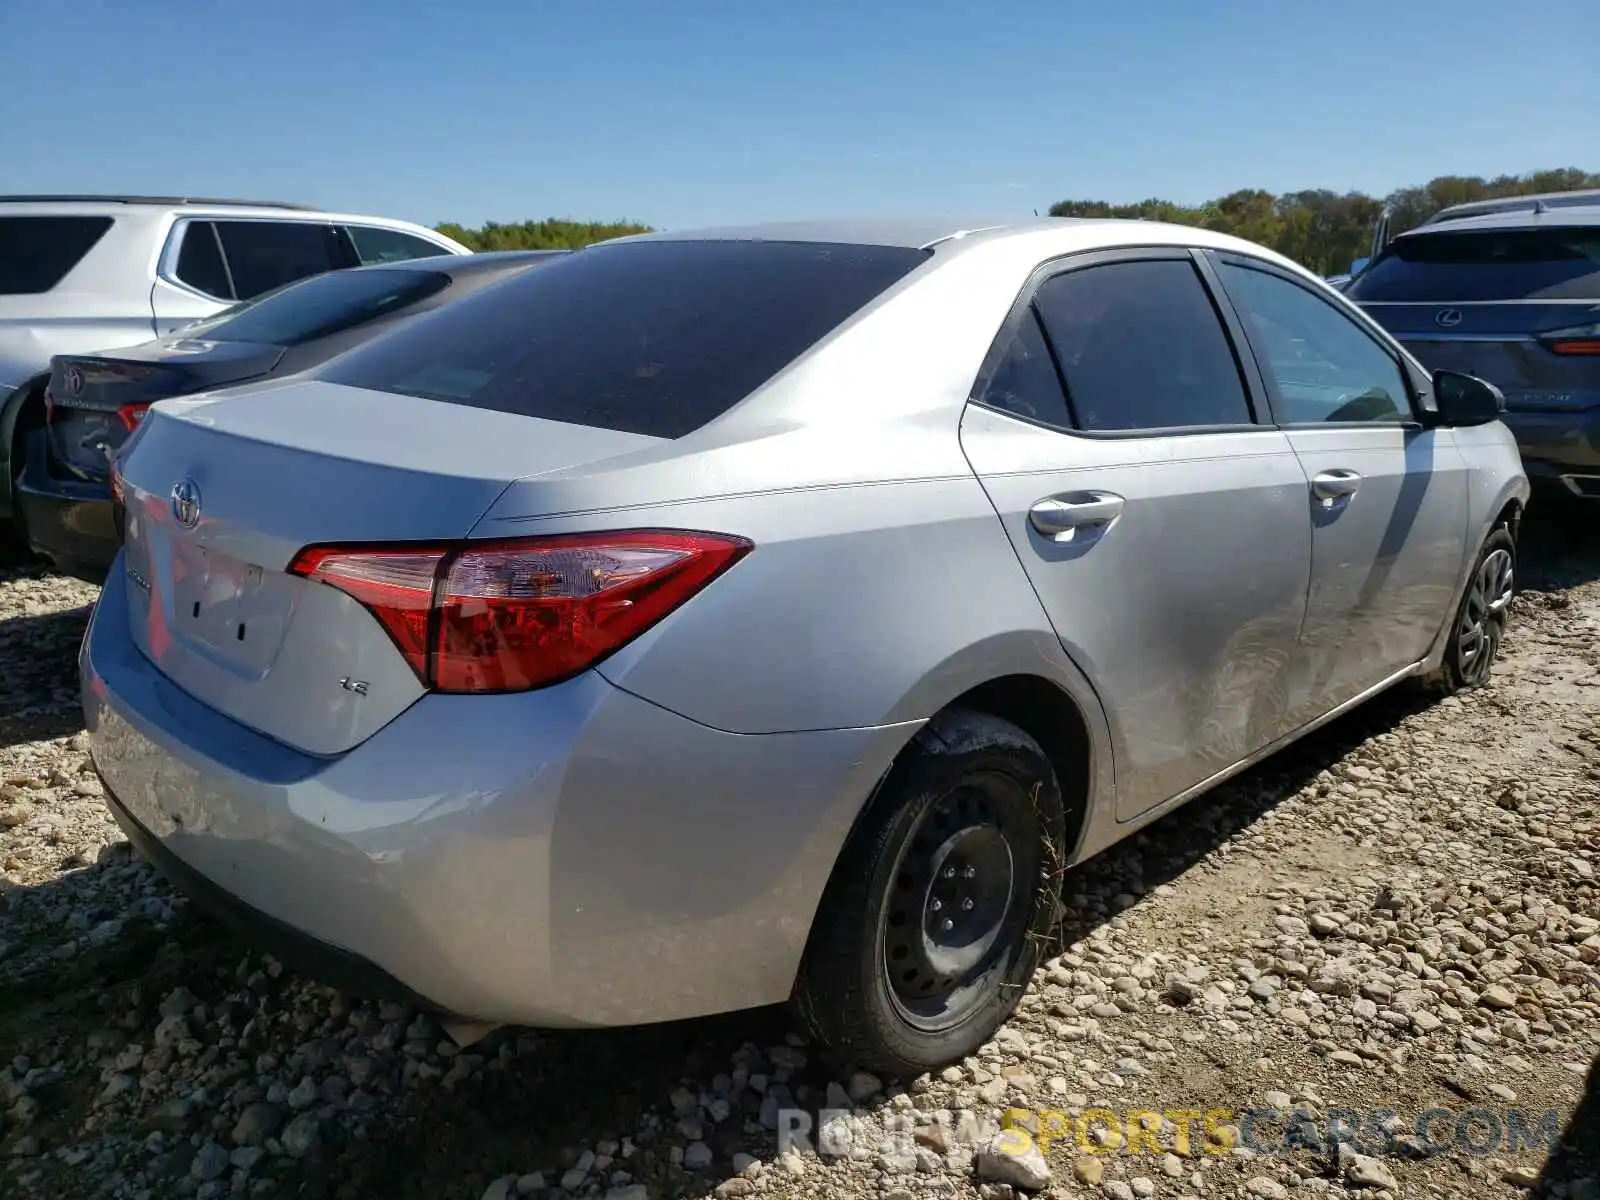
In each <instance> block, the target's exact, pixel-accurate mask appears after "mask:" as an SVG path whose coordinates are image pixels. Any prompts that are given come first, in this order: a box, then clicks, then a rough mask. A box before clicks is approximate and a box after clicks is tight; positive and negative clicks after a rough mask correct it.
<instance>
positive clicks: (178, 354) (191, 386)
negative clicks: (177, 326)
mask: <svg viewBox="0 0 1600 1200" xmlns="http://www.w3.org/2000/svg"><path fill="white" fill-rule="evenodd" d="M283 354H284V351H283V348H282V347H281V346H265V345H254V344H247V343H244V342H205V341H185V340H182V339H180V340H178V341H175V342H154V343H151V344H150V345H148V346H139V347H135V348H133V349H131V350H124V351H120V352H118V353H117V354H115V355H59V356H57V357H56V358H55V359H54V360H52V362H51V364H50V382H49V386H48V388H47V389H46V394H47V395H48V397H49V403H48V405H47V406H46V415H45V423H46V425H47V426H48V428H49V445H50V455H51V459H52V460H53V463H54V464H56V465H59V466H62V467H65V468H66V469H67V470H68V471H69V472H71V473H72V474H74V475H77V476H78V477H80V478H83V479H93V480H101V479H104V478H105V477H106V472H107V466H108V464H107V460H108V457H109V456H110V454H112V453H113V452H114V451H115V450H116V449H117V447H118V446H120V445H122V443H123V441H124V440H125V439H126V438H127V436H128V434H129V433H130V432H131V431H132V430H133V429H134V428H135V427H136V426H137V425H138V423H139V421H140V420H141V419H143V416H144V413H145V412H146V410H147V409H148V408H149V406H150V405H151V404H152V403H154V402H155V401H157V400H162V399H166V398H167V397H169V396H184V395H190V394H192V393H195V392H201V391H205V390H207V389H211V388H218V387H222V386H223V385H225V384H231V383H240V382H243V381H245V380H249V379H254V378H257V377H258V376H261V375H265V374H266V373H267V372H268V371H270V370H272V369H273V367H275V366H277V364H278V362H279V361H280V360H281V359H282V358H283Z"/></svg>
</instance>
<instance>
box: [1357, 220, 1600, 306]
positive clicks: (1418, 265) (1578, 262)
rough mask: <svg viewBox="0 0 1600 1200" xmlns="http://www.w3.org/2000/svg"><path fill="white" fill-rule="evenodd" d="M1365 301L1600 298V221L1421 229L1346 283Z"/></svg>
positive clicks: (1404, 237)
mask: <svg viewBox="0 0 1600 1200" xmlns="http://www.w3.org/2000/svg"><path fill="white" fill-rule="evenodd" d="M1345 295H1347V296H1349V297H1350V299H1352V300H1355V301H1358V302H1361V303H1374V304H1382V303H1386V302H1391V303H1392V302H1405V301H1412V302H1425V303H1442V304H1462V303H1466V302H1469V301H1474V300H1476V301H1484V300H1490V301H1493V300H1595V301H1600V226H1580V225H1573V226H1566V227H1557V228H1550V229H1511V230H1503V231H1498V232H1471V233H1468V232H1455V233H1447V232H1444V231H1440V232H1438V233H1415V234H1410V235H1407V236H1403V237H1399V238H1397V239H1395V241H1393V242H1392V243H1390V245H1389V247H1388V248H1387V249H1386V250H1384V252H1383V253H1382V255H1380V256H1379V257H1378V258H1377V259H1376V260H1375V261H1374V262H1373V263H1372V265H1371V266H1369V267H1368V268H1367V269H1366V270H1365V271H1364V272H1362V274H1361V275H1360V276H1359V277H1358V278H1357V279H1356V280H1355V281H1354V282H1353V283H1351V285H1350V286H1349V287H1348V288H1346V289H1345Z"/></svg>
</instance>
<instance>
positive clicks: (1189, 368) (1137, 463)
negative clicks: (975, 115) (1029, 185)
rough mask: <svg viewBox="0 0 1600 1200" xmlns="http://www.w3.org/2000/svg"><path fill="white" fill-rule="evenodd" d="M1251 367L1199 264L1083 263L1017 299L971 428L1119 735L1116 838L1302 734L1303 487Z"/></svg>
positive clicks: (1057, 620) (989, 484)
mask: <svg viewBox="0 0 1600 1200" xmlns="http://www.w3.org/2000/svg"><path fill="white" fill-rule="evenodd" d="M1241 366H1242V363H1241V362H1240V360H1239V359H1238V357H1237V355H1236V353H1235V349H1234V346H1233V343H1232V341H1231V339H1230V336H1229V333H1228V332H1227V330H1226V324H1225V318H1224V317H1223V316H1222V314H1221V313H1220V312H1219V310H1218V308H1217V307H1216V306H1215V304H1214V303H1213V299H1212V296H1211V294H1210V292H1209V290H1208V287H1207V285H1206V283H1205V281H1204V279H1203V277H1202V275H1201V273H1200V270H1199V269H1198V266H1197V264H1196V261H1195V259H1194V257H1193V256H1192V255H1191V253H1190V252H1189V251H1187V250H1184V249H1181V248H1178V249H1153V250H1142V251H1119V252H1115V253H1097V254H1086V255H1076V256H1072V257H1070V258H1067V259H1064V260H1061V261H1060V262H1058V263H1054V264H1048V265H1047V266H1046V267H1045V268H1043V269H1042V270H1041V272H1040V273H1039V274H1038V275H1036V277H1035V279H1034V280H1033V281H1032V282H1031V283H1030V285H1029V287H1028V288H1027V289H1025V291H1024V294H1023V296H1022V297H1021V299H1020V300H1019V303H1018V306H1017V308H1016V310H1015V311H1014V312H1013V314H1012V315H1011V317H1010V319H1009V321H1008V324H1007V326H1006V327H1005V329H1004V330H1003V331H1002V334H1001V337H1000V338H999V339H998V340H997V342H996V348H995V350H994V351H993V352H991V356H990V360H989V362H988V363H986V364H985V368H984V371H983V373H982V375H981V377H980V379H979V382H978V386H977V388H976V389H975V391H974V402H973V403H972V404H970V405H969V406H968V408H967V411H966V414H965V416H964V417H963V420H962V426H961V441H962V446H963V448H964V449H965V451H966V454H967V457H968V459H969V461H970V462H971V464H972V466H973V469H974V470H975V472H976V473H977V475H978V477H979V479H980V480H981V481H982V483H983V486H984V487H985V489H986V490H987V492H988V494H989V496H990V499H991V500H992V501H993V502H994V505H995V507H996V509H997V510H998V511H999V514H1000V517H1001V519H1002V521H1003V523H1004V525H1005V528H1006V532H1007V533H1008V534H1009V535H1010V538H1011V541H1012V544H1013V546H1014V548H1015V550H1016V552H1017V556H1018V558H1019V559H1020V560H1021V562H1022V565H1023V568H1024V569H1025V570H1026V572H1027V574H1028V578H1029V579H1030V580H1031V581H1032V583H1033V586H1034V589H1035V591H1036V592H1037V593H1038V595H1039V597H1040V600H1041V601H1042V602H1043V604H1044V607H1045V609H1046V611H1047V612H1048V614H1049V616H1050V620H1051V621H1052V623H1053V624H1054V626H1055V629H1056V632H1057V634H1058V635H1059V636H1060V638H1061V640H1062V643H1063V644H1064V645H1065V646H1066V648H1067V650H1068V651H1069V653H1071V655H1072V656H1073V658H1074V660H1075V661H1076V662H1077V663H1078V665H1079V666H1080V668H1081V669H1083V670H1084V671H1085V673H1086V674H1087V675H1088V676H1089V678H1090V679H1091V680H1092V681H1093V683H1094V686H1095V688H1096V689H1097V691H1098V693H1099V696H1100V700H1101V702H1102V704H1103V706H1104V708H1105V710H1106V712H1107V714H1108V717H1109V719H1110V723H1111V727H1112V736H1113V739H1114V752H1115V755H1116V773H1117V781H1118V808H1117V812H1118V816H1119V817H1120V818H1122V819H1127V818H1131V817H1134V816H1137V815H1138V814H1139V813H1141V812H1144V811H1145V810H1147V809H1149V808H1150V807H1152V806H1154V805H1156V804H1159V803H1161V802H1162V801H1163V800H1166V799H1167V798H1168V797H1171V796H1174V795H1176V794H1178V793H1181V792H1183V791H1186V790H1188V789H1190V788H1192V787H1194V786H1195V785H1198V784H1201V783H1203V782H1204V781H1205V780H1206V779H1208V778H1209V777H1210V776H1212V775H1215V774H1216V773H1217V772H1219V771H1222V770H1224V769H1226V768H1228V767H1230V766H1232V765H1233V764H1234V763H1236V762H1237V761H1239V760H1240V759H1242V758H1244V757H1246V756H1248V755H1249V754H1251V753H1252V752H1254V751H1256V750H1258V749H1260V748H1261V747H1263V746H1265V745H1266V744H1267V743H1269V742H1271V741H1273V740H1274V739H1275V738H1277V737H1278V736H1280V735H1281V734H1283V733H1284V732H1286V731H1287V729H1288V727H1289V726H1288V718H1287V712H1286V703H1287V681H1288V672H1289V670H1290V666H1291V663H1292V662H1293V658H1294V652H1295V639H1296V637H1297V635H1298V633H1299V629H1300V623H1301V619H1302V617H1303V615H1304V611H1305V599H1306V581H1307V575H1308V571H1309V568H1310V555H1311V547H1310V536H1311V531H1310V525H1309V522H1308V521H1307V519H1306V500H1305V494H1306V479H1305V476H1304V474H1303V473H1302V472H1301V469H1300V464H1299V461H1298V460H1297V458H1296V457H1295V454H1294V452H1293V450H1292V449H1291V448H1290V445H1289V441H1288V438H1287V437H1286V436H1285V435H1284V434H1283V433H1282V432H1280V431H1279V430H1277V429H1274V428H1272V427H1271V426H1270V425H1268V424H1263V423H1261V422H1259V421H1258V420H1257V418H1256V412H1255V405H1254V404H1253V401H1252V396H1251V394H1250V390H1249V388H1248V386H1247V384H1246V382H1245V377H1244V375H1243V373H1242V371H1241ZM1063 381H1064V386H1063ZM975 586H977V584H975Z"/></svg>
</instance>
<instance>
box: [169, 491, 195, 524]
mask: <svg viewBox="0 0 1600 1200" xmlns="http://www.w3.org/2000/svg"><path fill="white" fill-rule="evenodd" d="M172 515H173V516H174V517H175V518H176V519H177V522H178V524H179V525H182V526H183V527H184V528H185V529H193V528H194V527H195V525H196V524H197V523H198V522H199V520H200V488H199V487H198V486H197V485H196V484H195V481H194V480H192V479H180V480H178V482H177V483H175V484H173V485H172Z"/></svg>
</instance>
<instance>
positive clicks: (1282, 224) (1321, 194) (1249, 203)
mask: <svg viewBox="0 0 1600 1200" xmlns="http://www.w3.org/2000/svg"><path fill="white" fill-rule="evenodd" d="M1575 188H1600V174H1595V173H1591V172H1588V171H1580V170H1579V169H1578V168H1576V167H1564V168H1561V169H1558V170H1551V171H1534V172H1532V173H1530V174H1527V175H1497V176H1495V177H1494V178H1493V179H1484V178H1482V177H1481V176H1477V175H1441V176H1439V177H1438V178H1437V179H1432V180H1429V181H1428V182H1427V183H1425V184H1422V185H1421V186H1420V187H1408V188H1400V189H1399V190H1398V191H1394V192H1391V193H1389V195H1387V196H1384V197H1381V198H1380V197H1375V196H1368V195H1366V194H1365V193H1362V192H1344V193H1342V194H1341V193H1339V192H1335V191H1330V190H1328V189H1326V188H1313V189H1310V190H1307V191H1301V192H1285V193H1284V194H1283V195H1281V196H1275V195H1273V194H1272V193H1271V192H1267V191H1263V190H1261V189H1260V188H1242V189H1240V190H1239V191H1236V192H1230V193H1228V194H1227V195H1226V196H1222V197H1219V198H1218V199H1216V200H1208V201H1206V202H1205V203H1204V204H1200V205H1197V206H1194V207H1189V206H1186V205H1182V204H1175V203H1173V202H1172V201H1170V200H1156V199H1152V200H1141V201H1139V202H1138V203H1137V204H1110V203H1107V202H1106V201H1104V200H1062V201H1059V202H1058V203H1056V204H1052V205H1051V206H1050V215H1051V216H1053V217H1143V218H1144V219H1146V220H1151V221H1172V222H1176V223H1177V224H1180V225H1199V226H1202V227H1204V228H1206V229H1215V230H1218V231H1219V232H1222V233H1231V234H1234V235H1236V236H1238V237H1243V238H1248V239H1249V240H1251V241H1253V242H1259V243H1261V244H1262V245H1264V246H1270V247H1271V248H1272V249H1274V250H1276V251H1278V252H1279V253H1280V254H1285V255H1287V256H1288V257H1290V258H1292V259H1294V260H1295V261H1297V262H1299V263H1302V264H1304V265H1305V266H1306V267H1308V268H1310V269H1311V270H1313V271H1316V272H1318V273H1319V274H1322V275H1332V274H1334V273H1336V272H1341V271H1344V270H1346V269H1347V268H1348V267H1349V266H1350V263H1351V262H1352V260H1354V259H1357V258H1361V257H1363V256H1364V255H1365V254H1366V253H1367V251H1368V249H1369V248H1370V246H1371V242H1372V228H1373V226H1374V225H1375V224H1376V223H1377V220H1378V216H1379V214H1380V213H1381V212H1382V211H1383V208H1384V206H1385V205H1388V206H1389V208H1390V210H1391V223H1390V230H1391V232H1393V233H1399V232H1401V231H1402V230H1405V229H1409V228H1411V227H1412V226H1413V225H1417V224H1419V223H1420V222H1422V221H1423V220H1424V219H1426V218H1427V217H1429V216H1431V215H1432V214H1433V213H1435V212H1438V211H1439V210H1440V209H1441V208H1445V207H1448V206H1449V205H1452V204H1463V203H1466V202H1467V201H1470V200H1488V199H1496V198H1499V197H1502V196H1526V195H1530V194H1532V193H1535V192H1564V191H1570V190H1572V189H1575ZM438 230H439V232H440V233H443V234H446V235H447V236H449V237H453V238H455V239H456V240H457V241H458V242H461V243H462V244H463V245H466V246H469V247H471V248H472V249H474V250H551V249H571V250H576V249H578V248H580V247H582V246H587V245H590V244H591V243H593V242H603V241H605V240H606V239H607V238H614V237H623V236H625V235H627V234H632V233H649V232H650V231H651V226H649V225H645V224H642V223H640V222H637V221H573V220H569V219H566V218H558V217H551V218H547V219H546V220H543V221H523V222H522V223H521V224H517V225H502V224H500V223H499V222H496V221H490V222H489V223H487V224H485V225H483V226H480V227H479V228H477V229H469V228H466V227H464V226H461V225H457V224H454V223H446V224H444V225H440V226H438Z"/></svg>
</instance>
